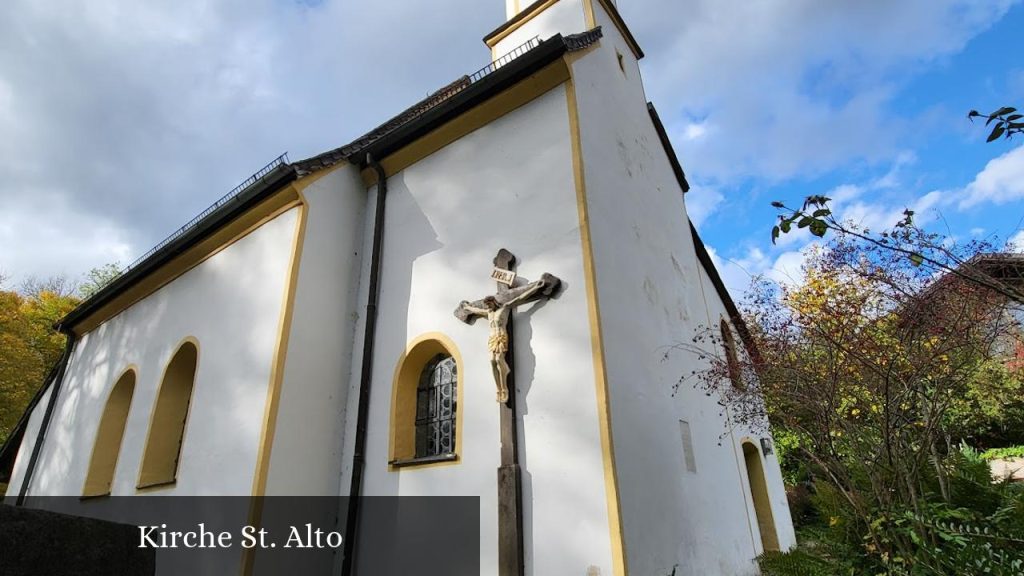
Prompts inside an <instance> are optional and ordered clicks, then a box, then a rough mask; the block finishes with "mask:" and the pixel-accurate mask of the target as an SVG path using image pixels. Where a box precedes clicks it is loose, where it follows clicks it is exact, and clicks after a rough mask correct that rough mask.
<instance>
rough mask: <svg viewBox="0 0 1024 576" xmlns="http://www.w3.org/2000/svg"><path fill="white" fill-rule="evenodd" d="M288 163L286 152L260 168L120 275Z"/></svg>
mask: <svg viewBox="0 0 1024 576" xmlns="http://www.w3.org/2000/svg"><path fill="white" fill-rule="evenodd" d="M287 163H288V153H287V152H285V153H284V154H281V155H280V156H278V157H277V158H274V159H273V160H272V161H270V163H268V164H267V165H266V166H264V167H263V168H260V169H259V170H258V171H256V173H255V174H253V175H252V176H249V177H248V178H246V179H245V181H244V182H242V183H241V184H239V185H238V186H235V187H234V188H232V189H231V191H230V192H228V193H227V194H225V195H223V196H221V197H220V199H219V200H217V201H216V202H214V203H213V204H211V205H210V207H209V208H207V209H206V210H203V211H202V212H200V213H199V215H197V216H196V217H195V218H193V219H191V220H189V221H188V222H186V223H185V225H184V226H182V227H181V228H178V229H177V230H175V231H174V232H172V233H171V234H170V236H168V237H166V238H164V239H163V240H161V241H160V243H159V244H157V245H156V246H154V247H153V248H151V249H150V250H149V252H146V253H145V254H143V255H142V256H139V257H138V258H137V259H136V260H135V261H134V262H132V263H131V264H129V265H128V266H126V267H125V268H124V269H123V270H121V272H120V273H121V274H124V273H125V272H128V271H129V270H131V269H132V268H135V267H136V266H138V265H139V264H141V263H143V262H144V261H146V259H148V258H149V257H150V256H152V255H153V254H156V253H157V252H159V251H160V250H161V249H162V248H163V247H164V246H167V245H168V244H170V243H171V242H174V241H175V240H177V239H178V238H180V237H181V236H182V235H183V234H185V233H186V232H188V231H189V230H191V229H193V228H195V227H196V225H197V224H199V222H201V221H202V220H203V218H206V217H207V216H209V215H210V214H212V213H213V212H214V211H215V210H217V209H218V208H220V207H221V206H223V205H225V204H227V203H228V202H230V201H231V200H232V199H233V198H235V197H236V196H238V195H239V194H241V193H242V191H243V190H245V189H246V188H248V187H250V186H252V185H253V184H255V183H256V182H258V181H260V180H261V179H262V178H263V177H265V176H266V175H267V174H270V172H272V171H273V170H274V168H277V167H278V166H282V165H284V164H287Z"/></svg>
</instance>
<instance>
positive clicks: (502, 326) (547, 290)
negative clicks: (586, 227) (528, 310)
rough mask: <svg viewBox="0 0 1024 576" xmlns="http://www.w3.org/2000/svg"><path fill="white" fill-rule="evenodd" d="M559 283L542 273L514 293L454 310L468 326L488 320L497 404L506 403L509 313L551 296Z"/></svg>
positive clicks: (489, 298) (465, 303)
mask: <svg viewBox="0 0 1024 576" xmlns="http://www.w3.org/2000/svg"><path fill="white" fill-rule="evenodd" d="M559 284H561V281H560V280H559V279H558V278H555V277H554V276H552V275H550V274H544V275H543V276H541V278H540V280H537V281H534V282H530V283H529V284H527V285H525V286H522V287H519V288H516V289H513V290H507V291H504V292H499V293H498V295H497V296H487V297H485V298H483V299H482V300H477V301H475V302H467V301H465V300H463V301H462V302H461V303H460V304H459V307H458V308H457V309H456V310H455V316H456V317H458V318H459V320H462V321H463V322H465V323H467V324H472V323H473V321H474V320H476V318H477V317H478V316H480V317H486V318H487V323H488V326H489V327H490V329H491V333H490V335H489V336H488V337H487V350H488V351H489V352H490V353H491V371H492V372H493V374H494V383H495V384H496V385H497V387H498V402H500V403H502V404H504V403H506V402H508V375H509V372H511V368H509V365H508V360H507V359H506V355H507V353H508V328H507V326H508V318H509V314H510V313H511V312H512V309H513V308H515V307H516V306H518V305H519V304H524V303H526V302H529V301H531V300H536V299H537V298H538V297H539V296H551V294H553V293H554V292H555V291H556V290H557V289H558V287H559ZM538 295H539V296H538Z"/></svg>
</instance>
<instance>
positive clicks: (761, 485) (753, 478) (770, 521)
mask: <svg viewBox="0 0 1024 576" xmlns="http://www.w3.org/2000/svg"><path fill="white" fill-rule="evenodd" d="M740 447H741V448H742V451H743V462H744V465H745V468H746V472H747V488H748V489H749V490H750V497H751V499H752V501H751V504H753V507H754V515H755V523H756V525H757V531H758V533H759V534H760V536H761V551H762V552H768V551H778V550H779V535H778V531H777V530H776V528H775V514H774V513H773V512H772V503H771V496H770V495H769V492H768V481H767V479H766V478H765V473H764V459H763V458H762V454H761V448H760V446H758V444H757V443H756V442H754V441H753V440H752V439H750V438H744V439H743V440H742V441H741V443H740ZM748 447H749V450H748ZM749 514H750V512H749V511H748V512H747V515H748V517H749Z"/></svg>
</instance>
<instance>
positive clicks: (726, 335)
mask: <svg viewBox="0 0 1024 576" xmlns="http://www.w3.org/2000/svg"><path fill="white" fill-rule="evenodd" d="M719 328H720V329H721V331H722V348H724V349H725V362H726V366H727V367H728V369H729V380H731V381H732V385H733V386H735V387H737V388H739V389H741V390H742V389H743V374H742V373H741V372H740V361H739V358H738V357H737V356H736V340H734V339H733V337H732V329H731V328H729V323H728V322H726V321H725V318H722V322H721V323H720V324H719Z"/></svg>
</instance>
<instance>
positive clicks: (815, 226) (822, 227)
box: [811, 220, 828, 238]
mask: <svg viewBox="0 0 1024 576" xmlns="http://www.w3.org/2000/svg"><path fill="white" fill-rule="evenodd" d="M826 231H828V224H825V222H824V221H822V220H815V221H814V222H812V223H811V234H814V235H815V236H817V237H818V238H821V237H822V236H824V235H825V232H826Z"/></svg>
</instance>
